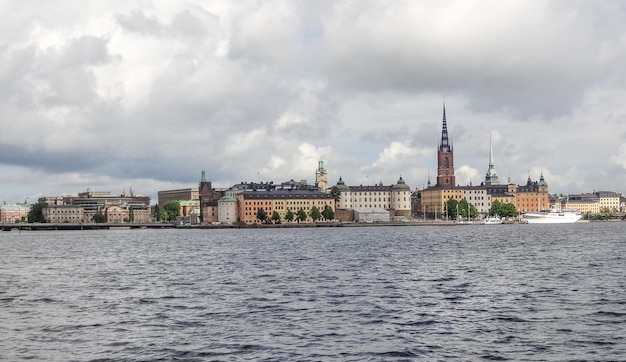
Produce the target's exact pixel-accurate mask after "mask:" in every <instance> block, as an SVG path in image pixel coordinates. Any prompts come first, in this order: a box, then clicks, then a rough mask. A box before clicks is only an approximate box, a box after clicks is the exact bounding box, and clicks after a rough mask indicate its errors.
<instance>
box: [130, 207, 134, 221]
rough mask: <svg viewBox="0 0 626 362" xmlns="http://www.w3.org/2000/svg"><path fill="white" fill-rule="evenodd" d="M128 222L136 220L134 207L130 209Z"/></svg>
mask: <svg viewBox="0 0 626 362" xmlns="http://www.w3.org/2000/svg"><path fill="white" fill-rule="evenodd" d="M128 222H130V223H133V222H135V212H134V211H133V208H132V207H131V208H130V209H128Z"/></svg>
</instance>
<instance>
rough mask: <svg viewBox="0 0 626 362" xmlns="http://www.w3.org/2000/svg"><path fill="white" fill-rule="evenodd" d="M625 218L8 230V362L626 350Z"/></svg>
mask: <svg viewBox="0 0 626 362" xmlns="http://www.w3.org/2000/svg"><path fill="white" fill-rule="evenodd" d="M625 229H626V223H587V224H573V225H497V226H458V227H427V226H406V227H364V228H315V229H277V230H275V229H268V230H265V229H254V230H117V231H116V230H98V231H67V232H65V231H49V232H34V231H32V232H24V231H23V232H21V233H17V232H4V233H0V360H9V361H20V360H47V361H108V360H111V361H159V360H162V361H171V360H181V361H246V360H248V361H263V360H267V361H278V360H289V361H296V360H297V361H329V360H340V361H410V360H428V361H431V360H434V361H436V360H439V361H448V360H453V359H457V360H463V361H466V360H515V361H546V360H547V361H550V360H559V361H563V360H620V359H621V360H624V359H626V304H625V303H626V289H625V284H626V262H625V256H626V240H625V239H626V238H624V230H625Z"/></svg>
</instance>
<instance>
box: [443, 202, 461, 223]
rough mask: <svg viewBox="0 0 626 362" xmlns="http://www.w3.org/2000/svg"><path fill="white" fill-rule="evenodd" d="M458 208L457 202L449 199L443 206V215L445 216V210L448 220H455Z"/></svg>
mask: <svg viewBox="0 0 626 362" xmlns="http://www.w3.org/2000/svg"><path fill="white" fill-rule="evenodd" d="M459 208H460V206H459V202H458V201H456V200H455V199H453V198H450V199H449V200H448V201H446V204H445V205H444V209H443V214H444V215H446V210H447V214H448V219H450V220H456V218H457V216H458V212H459V211H460V210H459Z"/></svg>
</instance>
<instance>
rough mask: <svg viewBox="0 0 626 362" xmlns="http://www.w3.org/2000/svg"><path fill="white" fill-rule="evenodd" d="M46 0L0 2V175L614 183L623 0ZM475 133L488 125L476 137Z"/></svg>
mask: <svg viewBox="0 0 626 362" xmlns="http://www.w3.org/2000/svg"><path fill="white" fill-rule="evenodd" d="M79 4H83V3H82V2H81V3H79V2H76V1H57V2H53V3H43V4H35V3H33V4H29V3H24V2H19V1H6V2H2V3H1V4H0V14H2V15H0V16H1V17H2V22H0V29H1V30H2V31H0V59H2V62H3V64H4V66H3V69H2V70H0V93H1V94H2V95H3V96H2V97H1V98H0V119H2V127H3V131H2V133H1V136H0V190H1V191H2V193H3V197H4V201H6V202H9V203H11V202H23V201H25V200H28V201H29V202H34V201H36V199H37V197H40V196H51V195H61V194H76V193H77V192H81V191H84V190H85V189H86V188H87V187H91V188H92V189H94V190H102V191H110V192H112V193H118V192H121V191H122V189H123V188H125V189H126V190H128V189H129V188H130V187H131V186H132V187H134V188H135V190H136V191H137V193H138V194H143V195H147V196H150V197H151V199H152V200H156V195H157V192H158V191H159V190H168V189H177V188H185V187H195V186H197V184H198V181H199V177H200V176H199V175H200V172H201V170H206V173H207V179H209V180H211V181H212V183H213V185H214V187H229V186H231V185H233V184H236V183H239V182H241V181H271V180H274V181H277V182H280V181H286V180H289V179H295V180H300V179H306V180H308V181H309V182H310V183H312V182H313V181H314V177H315V169H316V166H317V163H318V161H319V160H323V161H324V164H325V165H326V169H327V171H328V184H329V185H330V186H332V185H335V184H336V183H337V181H338V180H339V177H342V178H343V180H344V181H345V182H346V184H349V185H359V184H375V183H378V182H380V181H382V182H383V183H384V184H391V183H394V182H395V181H396V180H397V178H398V177H399V176H402V177H403V178H404V180H406V183H407V184H408V185H409V186H411V189H412V190H415V189H416V188H423V187H424V186H425V185H426V182H427V179H428V176H429V174H430V175H431V177H434V176H435V175H436V172H437V150H438V145H437V141H438V140H439V139H440V132H441V118H442V117H441V110H442V101H443V99H444V97H445V104H446V113H447V122H448V131H449V135H450V140H451V142H452V144H453V145H454V151H455V152H454V160H455V167H454V168H455V175H456V183H457V184H460V185H468V184H470V183H472V184H474V185H478V184H480V183H481V182H482V181H483V180H484V177H485V173H486V172H487V169H488V166H489V156H490V145H491V146H492V149H493V161H494V165H495V169H496V171H497V174H498V177H499V179H500V183H503V182H506V180H507V178H509V177H510V178H511V179H512V182H514V183H517V184H523V183H525V181H526V179H527V177H528V176H529V175H530V176H531V178H532V179H533V180H537V179H539V175H540V174H543V175H544V177H545V179H546V182H547V183H548V185H549V190H550V193H551V194H552V193H563V194H566V193H581V192H591V191H592V190H594V189H595V190H610V191H616V192H623V191H624V185H625V184H626V128H625V127H624V124H625V123H626V102H624V100H625V99H626V90H625V89H626V87H625V86H626V78H625V77H624V75H623V72H622V71H621V67H622V66H621V65H622V64H623V62H624V61H625V60H626V44H625V42H626V40H624V39H626V36H625V35H626V25H624V24H623V21H622V19H623V18H624V16H625V15H626V5H625V4H623V3H621V2H612V1H607V2H602V3H592V2H577V3H569V2H568V3H561V2H556V1H548V2H544V3H528V2H524V1H511V2H506V3H502V2H498V1H480V2H474V3H463V2H452V1H450V2H448V1H442V2H437V3H430V2H401V1H398V2H392V3H389V2H384V1H363V2H359V3H358V4H356V3H352V2H347V1H315V2H310V1H302V2H290V1H267V2H256V1H254V2H245V1H244V2H237V3H233V2H225V1H209V2H194V1H189V2H185V3H184V4H183V3H158V2H155V3H152V2H139V1H111V2H106V3H98V2H93V3H89V5H88V6H79ZM490 138H491V142H490Z"/></svg>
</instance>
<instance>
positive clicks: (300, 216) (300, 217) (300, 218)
mask: <svg viewBox="0 0 626 362" xmlns="http://www.w3.org/2000/svg"><path fill="white" fill-rule="evenodd" d="M296 219H297V220H298V222H300V221H305V220H306V212H305V211H304V210H302V209H300V210H298V214H297V217H296Z"/></svg>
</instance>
